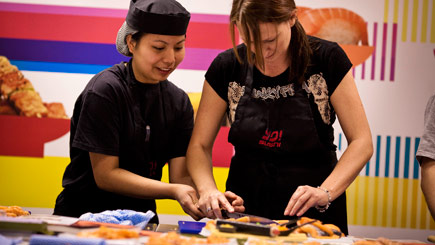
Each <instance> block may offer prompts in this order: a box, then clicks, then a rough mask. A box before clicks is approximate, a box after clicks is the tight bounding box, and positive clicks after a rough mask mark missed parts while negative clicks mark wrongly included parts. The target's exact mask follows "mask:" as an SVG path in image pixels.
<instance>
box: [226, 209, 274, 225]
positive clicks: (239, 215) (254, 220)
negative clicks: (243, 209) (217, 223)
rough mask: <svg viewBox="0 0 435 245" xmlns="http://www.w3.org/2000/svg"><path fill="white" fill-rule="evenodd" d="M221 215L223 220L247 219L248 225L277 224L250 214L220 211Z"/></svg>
mask: <svg viewBox="0 0 435 245" xmlns="http://www.w3.org/2000/svg"><path fill="white" fill-rule="evenodd" d="M221 213H222V218H224V219H229V218H233V219H239V218H242V217H249V222H250V223H260V224H278V223H277V222H276V221H273V220H271V219H268V218H265V217H261V216H256V215H252V214H245V213H239V212H232V213H230V212H228V211H227V210H225V209H222V210H221Z"/></svg>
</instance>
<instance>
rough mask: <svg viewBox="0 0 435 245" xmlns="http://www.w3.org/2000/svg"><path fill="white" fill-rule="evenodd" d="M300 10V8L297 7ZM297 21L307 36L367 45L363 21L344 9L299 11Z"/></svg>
mask: <svg viewBox="0 0 435 245" xmlns="http://www.w3.org/2000/svg"><path fill="white" fill-rule="evenodd" d="M299 8H301V7H299ZM298 20H299V21H300V23H301V24H302V26H303V27H304V29H305V32H306V33H307V34H308V35H312V36H316V37H319V38H323V39H326V40H330V41H333V42H337V43H340V44H351V45H357V44H358V43H359V42H361V43H362V45H368V37H367V25H366V22H365V21H364V19H363V18H362V17H361V16H359V15H358V14H356V13H355V12H352V11H350V10H347V9H344V8H319V9H308V10H304V11H301V12H300V13H299V14H298Z"/></svg>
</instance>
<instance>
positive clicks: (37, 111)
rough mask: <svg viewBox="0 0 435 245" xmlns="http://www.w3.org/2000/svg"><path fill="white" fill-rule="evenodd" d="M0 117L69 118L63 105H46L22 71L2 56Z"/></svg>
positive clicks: (0, 63) (0, 59)
mask: <svg viewBox="0 0 435 245" xmlns="http://www.w3.org/2000/svg"><path fill="white" fill-rule="evenodd" d="M0 115H20V116H26V117H39V118H41V117H49V118H68V116H67V115H66V113H65V109H64V107H63V105H62V104H61V103H44V102H43V101H42V99H41V97H40V95H39V93H38V92H36V91H35V89H34V87H33V85H32V83H31V82H30V81H29V80H28V79H27V78H25V77H24V75H23V74H22V73H21V71H20V70H19V69H18V68H17V67H16V66H14V65H12V64H10V62H9V60H8V59H7V58H6V57H5V56H0Z"/></svg>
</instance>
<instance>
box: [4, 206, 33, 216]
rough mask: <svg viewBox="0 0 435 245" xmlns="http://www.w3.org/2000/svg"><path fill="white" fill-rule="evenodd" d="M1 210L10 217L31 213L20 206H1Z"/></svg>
mask: <svg viewBox="0 0 435 245" xmlns="http://www.w3.org/2000/svg"><path fill="white" fill-rule="evenodd" d="M0 210H1V211H3V212H5V213H6V216H9V217H18V216H27V215H30V213H29V212H28V211H25V210H23V209H22V208H21V207H19V206H0Z"/></svg>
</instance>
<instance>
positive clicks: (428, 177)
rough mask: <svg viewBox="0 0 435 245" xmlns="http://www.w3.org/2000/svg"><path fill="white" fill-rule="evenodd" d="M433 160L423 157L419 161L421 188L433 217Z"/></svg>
mask: <svg viewBox="0 0 435 245" xmlns="http://www.w3.org/2000/svg"><path fill="white" fill-rule="evenodd" d="M434 186H435V160H434V159H430V158H426V157H424V158H423V161H422V163H421V190H422V191H423V194H424V197H425V199H426V203H427V206H428V208H429V210H430V213H431V215H432V217H433V218H435V188H434Z"/></svg>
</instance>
